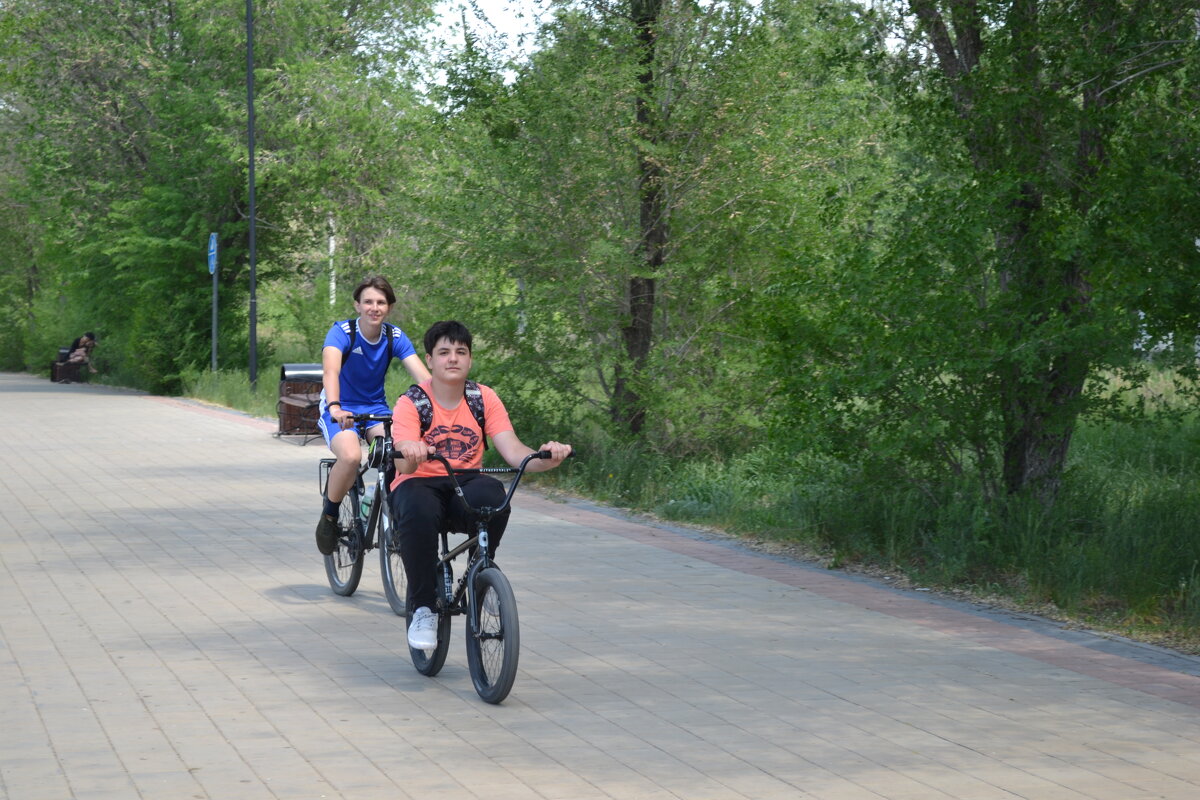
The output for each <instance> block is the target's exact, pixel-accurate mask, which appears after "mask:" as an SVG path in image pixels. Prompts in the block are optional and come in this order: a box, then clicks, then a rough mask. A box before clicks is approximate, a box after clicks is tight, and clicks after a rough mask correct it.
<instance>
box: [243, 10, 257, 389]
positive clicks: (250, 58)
mask: <svg viewBox="0 0 1200 800" xmlns="http://www.w3.org/2000/svg"><path fill="white" fill-rule="evenodd" d="M246 107H247V109H248V112H249V113H248V116H247V129H248V141H249V157H250V163H249V167H250V172H249V182H250V390H251V391H255V390H256V389H257V386H258V339H257V327H258V286H257V281H256V276H255V268H256V263H255V262H256V259H257V254H256V253H255V241H254V222H255V209H254V0H246Z"/></svg>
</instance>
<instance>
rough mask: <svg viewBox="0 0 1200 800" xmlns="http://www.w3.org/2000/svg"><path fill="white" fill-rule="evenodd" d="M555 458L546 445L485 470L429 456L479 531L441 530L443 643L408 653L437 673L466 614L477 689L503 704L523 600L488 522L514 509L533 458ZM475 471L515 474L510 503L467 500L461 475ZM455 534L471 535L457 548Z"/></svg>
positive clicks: (426, 671)
mask: <svg viewBox="0 0 1200 800" xmlns="http://www.w3.org/2000/svg"><path fill="white" fill-rule="evenodd" d="M550 457H551V454H550V452H549V451H548V450H541V451H539V452H536V453H530V454H529V455H528V456H526V457H525V458H524V459H523V460H522V461H521V465H520V466H518V467H498V468H484V469H454V468H453V467H451V466H450V462H449V461H447V460H446V459H445V458H443V457H442V456H440V455H432V456H430V457H429V458H430V459H431V460H436V461H440V462H441V463H442V466H444V467H445V468H446V473H447V474H448V475H449V476H450V478H451V480H452V481H454V492H455V494H456V495H458V499H459V502H461V503H462V504H463V507H464V508H466V509H468V510H469V511H470V512H471V513H472V515H473V518H474V519H475V521H476V522H475V532H474V533H471V532H470V531H452V530H443V531H439V535H440V537H441V549H440V554H439V558H438V566H437V569H438V576H439V580H438V582H437V593H438V598H437V608H436V609H434V613H436V614H437V617H438V623H437V647H436V648H435V649H433V650H429V651H425V650H415V649H413V648H411V647H410V648H409V650H408V652H409V655H410V656H411V657H412V662H413V666H414V667H416V668H417V671H418V672H420V673H421V674H422V675H428V676H430V677H433V676H434V675H437V674H438V672H440V671H441V669H442V666H443V665H444V664H445V663H446V653H447V652H448V651H449V649H450V618H451V617H454V616H458V615H460V614H462V615H465V616H466V618H467V628H466V639H467V666H468V668H469V669H470V671H471V681H472V682H473V683H474V684H475V691H476V692H477V693H478V694H479V696H480V697H482V698H483V699H484V700H485V701H486V702H488V703H499V702H501V701H503V700H504V698H506V697H508V693H509V692H510V691H511V690H512V686H513V681H514V680H516V677H517V658H518V655H519V653H520V649H521V626H520V622H519V621H518V619H517V599H516V597H515V596H514V595H513V590H512V585H511V584H510V583H509V582H508V578H506V577H505V576H504V573H503V572H501V571H500V567H498V566H497V565H496V562H495V561H493V560H492V559H491V558H489V557H488V522H489V521H491V519H492V518H493V517H494V516H496V515H497V514H500V513H503V511H504V510H505V509H506V508H508V504H509V501H510V500H512V496H513V494H514V493H515V492H516V491H517V486H518V485H519V484H520V483H521V478H522V477H523V476H524V474H525V467H526V466H527V465H528V464H529V462H530V461H533V460H534V459H544V458H550ZM475 473H491V474H497V473H499V474H513V475H514V477H513V480H512V483H511V484H509V487H508V492H507V493H506V495H505V497H504V502H503V503H501V504H500V505H499V506H498V507H496V508H490V507H487V506H484V507H480V508H475V507H473V506H471V505H470V504H469V503H468V502H467V499H466V497H464V496H463V491H462V487H461V486H460V485H459V483H458V478H457V477H456V476H457V475H465V474H475ZM451 533H466V534H467V536H468V538H467V540H466V541H464V542H462V543H461V544H459V545H457V546H455V547H454V548H451V547H450V543H449V535H450V534H451ZM463 553H468V554H469V556H468V559H467V566H466V570H465V571H464V572H463V574H462V577H460V578H459V579H458V581H457V582H456V581H455V579H454V568H453V563H452V562H453V561H454V560H455V559H456V558H458V557H459V556H460V555H462V554H463ZM405 619H406V622H407V624H408V625H411V624H412V612H411V611H408V612H407V613H406V614H405Z"/></svg>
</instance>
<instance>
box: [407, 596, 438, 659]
mask: <svg viewBox="0 0 1200 800" xmlns="http://www.w3.org/2000/svg"><path fill="white" fill-rule="evenodd" d="M437 623H438V618H437V615H436V614H434V613H433V612H432V611H430V610H429V609H428V608H427V607H425V606H421V607H420V608H418V609H417V610H416V611H414V612H413V617H412V622H411V623H410V624H409V626H408V646H409V647H411V648H412V649H413V650H426V651H428V650H436V649H437Z"/></svg>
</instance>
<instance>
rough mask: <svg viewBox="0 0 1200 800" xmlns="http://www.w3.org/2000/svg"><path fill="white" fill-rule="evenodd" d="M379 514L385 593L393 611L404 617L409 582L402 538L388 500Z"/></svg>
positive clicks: (380, 570)
mask: <svg viewBox="0 0 1200 800" xmlns="http://www.w3.org/2000/svg"><path fill="white" fill-rule="evenodd" d="M382 502H383V507H382V508H381V509H380V513H379V572H380V574H381V575H383V593H384V594H386V595H387V600H388V605H389V606H391V607H392V611H394V612H395V613H397V614H399V615H400V616H404V602H405V598H406V597H407V594H406V592H407V591H408V581H407V579H406V577H405V574H404V562H403V561H402V560H401V559H400V537H399V535H398V531H396V529H395V528H394V527H393V526H392V512H391V510H390V509H389V508H388V504H387V500H386V499H385V500H383V501H382Z"/></svg>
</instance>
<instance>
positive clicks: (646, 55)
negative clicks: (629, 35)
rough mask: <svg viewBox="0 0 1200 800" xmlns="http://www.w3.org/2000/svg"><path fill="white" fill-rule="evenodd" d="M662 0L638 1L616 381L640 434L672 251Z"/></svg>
mask: <svg viewBox="0 0 1200 800" xmlns="http://www.w3.org/2000/svg"><path fill="white" fill-rule="evenodd" d="M661 10H662V0H632V11H633V18H634V23H635V24H636V25H637V39H638V46H639V54H638V64H639V71H638V83H639V84H640V86H639V91H638V94H637V99H636V101H635V112H636V117H637V126H638V134H639V137H640V139H641V142H642V144H641V145H640V146H639V149H638V212H639V214H638V226H639V243H638V253H637V256H638V262H639V263H638V274H635V275H633V276H631V277H630V278H629V281H628V284H627V287H626V303H627V309H626V311H627V315H628V316H627V320H628V321H627V323H626V324H625V325H624V326H623V327H622V329H621V336H622V338H623V340H624V342H625V357H626V362H625V363H624V364H618V366H617V369H616V373H615V380H614V387H613V389H614V397H613V401H614V408H613V412H614V416H615V418H616V419H617V421H618V422H621V423H623V424H625V425H627V426H628V427H629V432H630V433H634V434H636V433H639V432H640V431H641V430H642V427H643V425H645V421H646V406H645V402H644V401H643V399H642V397H641V395H640V394H639V393H638V391H637V389H636V384H637V382H638V381H639V380H640V379H641V377H642V376H643V374H644V372H645V368H646V361H647V358H648V356H649V355H650V348H651V346H652V345H653V343H654V304H655V291H656V286H655V276H656V275H658V273H659V269H660V268H661V267H662V264H663V258H664V253H665V251H666V245H667V236H668V234H667V221H666V203H665V199H664V191H663V170H662V166H661V165H660V164H659V162H658V160H657V158H656V156H655V154H654V145H656V144H657V143H658V142H659V140H660V139H661V131H660V128H659V126H660V124H661V123H660V121H659V119H658V117H657V115H656V114H655V113H654V106H653V100H654V88H655V87H654V79H655V78H654V61H655V57H656V48H657V44H658V31H657V25H658V20H659V15H660V13H661Z"/></svg>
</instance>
